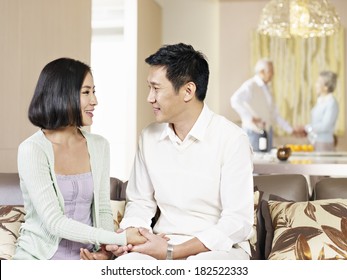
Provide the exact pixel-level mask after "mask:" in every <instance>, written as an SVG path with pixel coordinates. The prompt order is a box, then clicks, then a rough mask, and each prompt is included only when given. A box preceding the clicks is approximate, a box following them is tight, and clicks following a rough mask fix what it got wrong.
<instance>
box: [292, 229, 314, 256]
mask: <svg viewBox="0 0 347 280" xmlns="http://www.w3.org/2000/svg"><path fill="white" fill-rule="evenodd" d="M294 252H295V257H296V259H297V260H312V254H311V249H310V246H309V245H308V242H307V239H306V236H305V235H303V234H299V236H298V238H297V240H296V242H295V251H294Z"/></svg>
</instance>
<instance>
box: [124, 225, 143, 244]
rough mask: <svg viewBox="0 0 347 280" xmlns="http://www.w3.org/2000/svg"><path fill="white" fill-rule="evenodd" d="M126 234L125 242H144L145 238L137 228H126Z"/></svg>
mask: <svg viewBox="0 0 347 280" xmlns="http://www.w3.org/2000/svg"><path fill="white" fill-rule="evenodd" d="M125 231H126V235H127V243H128V244H131V245H139V244H142V243H145V242H146V241H147V239H146V238H145V237H144V236H143V235H142V234H141V233H140V231H139V229H138V228H133V227H131V228H127V229H126V230H125Z"/></svg>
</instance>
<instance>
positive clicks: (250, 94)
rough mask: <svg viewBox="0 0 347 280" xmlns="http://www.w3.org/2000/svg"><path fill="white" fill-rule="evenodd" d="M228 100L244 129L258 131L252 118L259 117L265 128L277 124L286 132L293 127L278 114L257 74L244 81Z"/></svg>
mask: <svg viewBox="0 0 347 280" xmlns="http://www.w3.org/2000/svg"><path fill="white" fill-rule="evenodd" d="M230 102H231V107H232V108H233V109H234V110H235V111H236V112H237V113H238V114H239V116H240V118H241V121H242V127H243V128H244V129H250V130H253V131H258V130H259V129H258V128H257V127H256V125H255V124H254V123H253V122H252V118H261V119H262V120H263V121H265V123H266V126H267V128H268V127H270V126H274V125H275V124H278V125H279V126H280V127H281V128H282V129H283V130H285V131H286V132H287V133H289V134H290V133H292V132H293V128H292V127H291V126H290V125H289V124H288V122H286V121H285V120H284V119H283V118H282V117H281V115H280V114H279V112H278V108H277V106H276V104H275V103H274V101H273V97H272V94H271V92H270V90H269V89H268V87H267V85H266V84H265V83H264V81H263V80H262V79H261V78H260V77H259V76H257V75H255V76H254V77H252V78H251V79H249V80H247V81H246V82H244V83H243V84H242V85H241V87H240V88H239V89H238V90H237V91H236V92H235V93H234V94H233V95H232V96H231V99H230Z"/></svg>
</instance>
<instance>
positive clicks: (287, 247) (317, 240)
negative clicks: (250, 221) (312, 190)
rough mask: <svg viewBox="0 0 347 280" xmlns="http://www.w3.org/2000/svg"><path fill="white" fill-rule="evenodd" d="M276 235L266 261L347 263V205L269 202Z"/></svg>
mask: <svg viewBox="0 0 347 280" xmlns="http://www.w3.org/2000/svg"><path fill="white" fill-rule="evenodd" d="M269 209H270V213H271V218H272V223H273V225H274V226H275V227H274V229H275V234H274V239H273V244H272V250H271V253H270V255H269V259H297V260H312V259H318V260H336V259H347V201H346V200H343V199H331V200H329V199H327V200H320V201H319V200H318V201H311V202H295V203H293V202H290V203H288V202H274V201H269Z"/></svg>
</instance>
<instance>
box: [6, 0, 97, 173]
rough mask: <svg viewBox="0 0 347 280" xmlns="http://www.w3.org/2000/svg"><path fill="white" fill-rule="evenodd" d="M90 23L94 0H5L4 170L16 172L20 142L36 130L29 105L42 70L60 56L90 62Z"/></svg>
mask: <svg viewBox="0 0 347 280" xmlns="http://www.w3.org/2000/svg"><path fill="white" fill-rule="evenodd" d="M81 15H82V16H81ZM90 26H91V1H90V0H74V1H70V0H31V1H27V0H1V1H0V38H1V39H0V40H1V44H0V61H1V63H0V81H1V82H0V84H1V91H0V96H1V99H0V100H2V104H1V110H0V133H1V137H0V159H1V160H0V172H16V171H17V148H18V145H19V143H20V142H21V141H23V140H24V139H25V138H27V137H28V136H29V135H31V134H32V133H33V132H34V131H36V130H37V128H35V127H34V126H32V125H31V124H30V123H29V121H28V119H27V109H28V106H29V102H30V100H31V97H32V94H33V91H34V87H35V84H36V81H37V78H38V75H39V72H40V71H41V69H42V68H43V66H44V65H45V64H46V63H47V62H49V61H50V60H53V59H55V58H58V57H61V56H69V57H74V58H77V59H80V60H82V61H84V62H86V63H89V61H90V39H91V28H90Z"/></svg>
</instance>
